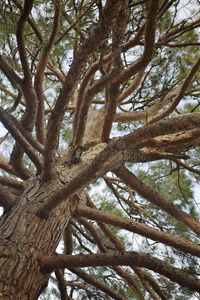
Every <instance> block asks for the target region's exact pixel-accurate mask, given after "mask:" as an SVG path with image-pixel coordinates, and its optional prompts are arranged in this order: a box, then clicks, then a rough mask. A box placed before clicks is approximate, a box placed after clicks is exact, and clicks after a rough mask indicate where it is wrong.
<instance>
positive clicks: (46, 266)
mask: <svg viewBox="0 0 200 300" xmlns="http://www.w3.org/2000/svg"><path fill="white" fill-rule="evenodd" d="M39 263H40V265H41V268H42V270H43V271H44V272H52V271H53V270H54V269H57V268H77V267H81V268H83V267H97V266H106V265H110V266H115V265H127V266H130V265H134V266H137V267H143V268H147V269H149V270H152V271H154V272H156V273H159V274H160V275H164V276H165V277H167V278H169V279H170V280H171V281H173V282H177V283H178V284H180V285H182V286H184V287H187V288H189V289H190V290H193V291H196V292H200V280H199V279H198V278H197V277H196V276H193V275H191V273H188V272H186V271H184V270H182V269H179V268H177V267H173V266H172V265H170V264H169V263H168V262H165V261H162V260H160V259H158V258H155V257H153V256H151V255H149V254H142V253H138V252H135V251H132V252H126V253H124V254H122V253H116V252H115V253H98V254H88V255H87V254H85V255H82V254H81V255H62V254H57V255H56V256H43V257H41V258H40V259H39Z"/></svg>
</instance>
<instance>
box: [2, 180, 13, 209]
mask: <svg viewBox="0 0 200 300" xmlns="http://www.w3.org/2000/svg"><path fill="white" fill-rule="evenodd" d="M14 202H15V198H14V197H13V195H12V194H11V193H10V191H9V190H8V188H7V187H5V186H2V185H1V186H0V206H2V207H3V208H4V209H5V210H8V209H9V207H11V206H12V204H13V203H14Z"/></svg>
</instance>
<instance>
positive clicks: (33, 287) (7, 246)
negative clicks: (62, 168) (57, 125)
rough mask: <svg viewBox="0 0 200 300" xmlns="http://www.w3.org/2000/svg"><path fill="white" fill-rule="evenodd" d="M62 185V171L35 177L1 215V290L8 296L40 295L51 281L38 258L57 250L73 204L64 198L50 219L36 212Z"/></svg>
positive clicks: (21, 297)
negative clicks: (46, 178)
mask: <svg viewBox="0 0 200 300" xmlns="http://www.w3.org/2000/svg"><path fill="white" fill-rule="evenodd" d="M60 186H63V182H62V181H61V178H60V175H59V173H57V176H56V178H54V179H53V180H51V181H49V182H42V181H41V180H40V177H39V176H38V177H34V178H32V179H31V180H30V181H29V183H28V186H27V188H26V190H25V191H24V193H23V194H22V196H21V197H20V198H19V199H18V201H17V202H18V203H16V204H15V205H14V206H13V207H12V209H11V210H10V211H9V212H7V213H6V214H5V215H4V216H2V218H1V221H0V257H1V258H0V265H1V276H0V293H1V294H2V295H3V299H4V300H6V299H9V300H12V299H15V300H17V299H20V300H21V299H38V297H39V295H40V294H41V292H42V290H43V289H44V288H45V286H46V285H47V283H48V278H49V274H43V273H42V272H41V270H40V265H39V262H38V258H39V257H41V256H43V255H52V254H53V253H55V250H56V248H57V246H58V243H59V241H60V238H61V235H62V232H63V230H64V228H65V227H66V225H67V224H68V222H69V220H70V217H71V212H70V211H71V210H70V207H71V204H70V206H69V201H64V202H62V204H60V205H59V206H58V207H57V208H56V209H55V210H54V212H53V213H52V214H51V215H50V217H49V218H48V219H41V218H39V217H38V216H37V215H36V213H35V212H36V209H37V208H38V207H39V206H40V205H42V203H44V201H45V200H46V199H47V198H48V197H49V196H50V195H52V194H53V193H54V191H55V190H57V189H58V188H59V187H60ZM70 202H71V201H70Z"/></svg>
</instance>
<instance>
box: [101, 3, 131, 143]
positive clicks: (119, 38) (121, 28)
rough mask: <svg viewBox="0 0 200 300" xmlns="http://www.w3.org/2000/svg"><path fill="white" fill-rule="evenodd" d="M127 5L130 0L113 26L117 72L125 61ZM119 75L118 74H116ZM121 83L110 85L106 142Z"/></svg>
mask: <svg viewBox="0 0 200 300" xmlns="http://www.w3.org/2000/svg"><path fill="white" fill-rule="evenodd" d="M127 7H128V1H124V4H123V6H122V9H121V11H120V13H119V15H118V16H117V18H116V21H115V24H114V26H113V37H112V65H113V68H114V69H115V70H116V72H117V73H120V71H121V70H122V69H123V63H122V59H121V45H122V42H123V38H124V32H125V29H126V26H127ZM116 75H117V74H116ZM119 87H120V85H119V84H115V82H113V83H111V84H109V85H108V101H107V102H106V107H105V117H104V122H103V127H102V134H101V140H102V141H103V142H104V141H106V140H108V138H109V136H110V132H111V128H112V123H113V119H114V116H115V113H116V109H117V102H118V97H119V93H120V91H119Z"/></svg>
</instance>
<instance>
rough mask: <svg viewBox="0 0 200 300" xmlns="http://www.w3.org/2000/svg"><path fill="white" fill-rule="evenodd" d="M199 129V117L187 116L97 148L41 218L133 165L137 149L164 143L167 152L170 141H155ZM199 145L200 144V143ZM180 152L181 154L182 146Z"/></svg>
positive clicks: (48, 203) (84, 158)
mask: <svg viewBox="0 0 200 300" xmlns="http://www.w3.org/2000/svg"><path fill="white" fill-rule="evenodd" d="M199 125H200V118H199V113H193V114H185V115H180V116H177V117H173V118H170V119H167V120H162V121H160V122H158V123H155V124H152V125H148V126H145V127H142V128H139V129H137V130H135V131H134V132H132V133H130V134H128V135H125V136H124V137H121V138H117V139H113V140H111V142H109V143H108V144H105V143H102V144H99V145H97V146H96V147H94V148H93V149H92V151H88V152H86V153H84V155H82V163H80V164H79V165H78V166H77V169H76V172H75V173H74V174H78V175H75V177H73V178H72V179H71V180H70V182H68V183H67V184H66V185H65V187H64V188H62V189H60V190H58V192H56V193H55V194H54V195H53V196H52V197H51V198H49V199H48V200H47V201H46V202H45V204H44V205H43V206H42V207H41V208H40V209H39V211H38V214H39V215H40V216H41V217H47V216H48V215H49V214H50V212H51V210H53V209H54V208H55V207H56V206H58V205H59V204H60V203H61V202H62V201H64V200H66V199H67V198H68V197H69V196H70V195H72V194H74V193H75V192H77V191H78V190H80V189H82V188H84V187H86V186H87V185H88V184H90V183H91V182H93V181H94V180H96V179H97V178H99V177H102V176H103V175H105V173H107V172H108V171H110V170H112V169H114V168H117V167H118V166H119V164H120V163H121V162H126V161H129V160H130V154H131V153H132V151H133V150H134V149H138V148H140V147H147V146H148V145H149V143H150V142H151V144H153V146H155V145H156V146H157V145H158V144H159V143H160V145H161V146H165V148H166V147H167V143H168V140H167V139H166V138H164V139H163V140H161V142H160V141H156V140H154V138H156V137H159V136H163V135H167V134H168V135H171V134H174V133H180V132H182V131H187V130H190V129H193V128H198V127H199ZM194 131H195V132H194V133H195V135H194V137H193V136H192V137H191V136H189V142H190V143H189V144H187V146H188V145H190V146H191V145H193V144H191V141H194V140H195V138H197V137H198V138H199V136H200V131H199V129H197V130H194ZM148 137H151V139H148ZM162 143H163V144H162ZM169 143H171V144H170V145H173V143H174V144H175V145H176V139H173V140H172V141H170V142H169ZM198 143H200V141H199V139H198ZM151 144H150V146H151ZM185 147H186V145H185V144H183V149H184V150H185ZM129 150H131V151H129ZM179 150H180V151H181V146H180V148H179ZM49 155H51V153H49ZM74 170H75V169H74Z"/></svg>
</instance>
